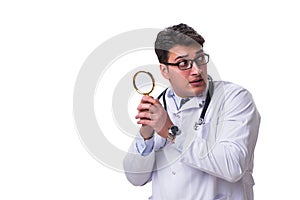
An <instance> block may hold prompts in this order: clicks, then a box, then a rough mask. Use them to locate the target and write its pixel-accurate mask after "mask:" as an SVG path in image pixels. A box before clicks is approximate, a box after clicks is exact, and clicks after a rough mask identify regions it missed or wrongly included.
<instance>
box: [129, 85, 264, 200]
mask: <svg viewBox="0 0 300 200" xmlns="http://www.w3.org/2000/svg"><path fill="white" fill-rule="evenodd" d="M172 92H173V90H172V89H168V91H167V93H166V103H167V111H168V114H169V117H170V119H171V120H172V122H173V123H174V124H175V125H177V126H178V127H179V128H180V129H181V131H182V134H181V135H180V136H177V137H176V139H175V143H174V144H172V143H170V142H166V139H164V138H162V137H160V136H159V135H157V134H155V136H154V138H153V139H151V140H146V141H143V139H142V138H141V136H138V137H136V139H135V140H134V142H133V144H132V146H131V147H130V149H129V152H128V154H127V156H126V157H125V159H124V170H125V174H126V176H127V179H128V180H129V181H130V182H131V183H132V184H133V185H144V184H146V183H148V182H151V181H152V197H150V198H149V199H154V200H223V199H224V200H225V199H227V200H228V199H230V200H252V199H253V185H254V181H253V178H252V170H253V154H254V148H255V144H256V140H257V136H258V130H259V124H260V115H259V113H258V111H257V109H256V106H255V104H254V101H253V99H252V96H251V94H250V93H249V92H248V91H247V90H245V89H244V88H242V87H240V86H237V85H235V84H232V83H228V82H214V94H213V97H212V99H211V102H210V104H209V107H208V110H207V112H206V115H205V119H204V121H205V124H204V125H201V126H200V127H199V129H198V130H195V129H194V124H195V122H196V121H197V119H198V118H199V116H200V113H201V110H202V108H201V106H202V105H201V104H202V103H201V102H202V100H203V99H204V98H205V96H203V97H194V98H192V99H191V100H190V101H188V102H187V103H186V104H184V105H183V107H182V108H181V109H179V110H177V107H176V104H175V103H174V101H173V99H172V97H171V95H172ZM199 102H200V104H199Z"/></svg>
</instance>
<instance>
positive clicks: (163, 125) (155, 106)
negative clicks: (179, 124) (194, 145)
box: [135, 96, 173, 139]
mask: <svg viewBox="0 0 300 200" xmlns="http://www.w3.org/2000/svg"><path fill="white" fill-rule="evenodd" d="M137 110H138V114H137V115H136V116H135V118H136V119H139V120H138V121H137V124H142V127H141V130H140V132H141V135H142V136H143V137H144V138H145V139H146V138H149V137H151V136H152V133H153V130H154V131H155V132H157V133H158V134H159V135H160V136H162V137H164V138H167V137H168V134H169V133H168V129H169V127H170V126H171V125H172V124H173V123H172V122H171V120H170V118H169V116H168V113H167V112H166V110H165V109H164V107H163V106H162V105H161V103H160V102H159V100H158V99H154V98H153V97H151V96H143V97H142V100H141V102H140V104H139V105H138V107H137Z"/></svg>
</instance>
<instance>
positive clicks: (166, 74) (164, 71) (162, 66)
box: [159, 64, 169, 80]
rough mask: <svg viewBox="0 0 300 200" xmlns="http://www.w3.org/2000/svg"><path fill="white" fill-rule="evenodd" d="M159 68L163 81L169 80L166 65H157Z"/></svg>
mask: <svg viewBox="0 0 300 200" xmlns="http://www.w3.org/2000/svg"><path fill="white" fill-rule="evenodd" d="M159 68H160V72H161V75H162V76H163V77H164V78H165V79H168V80H169V69H168V67H167V66H166V65H164V64H160V65H159Z"/></svg>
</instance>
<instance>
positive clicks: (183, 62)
mask: <svg viewBox="0 0 300 200" xmlns="http://www.w3.org/2000/svg"><path fill="white" fill-rule="evenodd" d="M187 66H188V61H187V60H182V61H180V62H178V67H180V68H186V67H187Z"/></svg>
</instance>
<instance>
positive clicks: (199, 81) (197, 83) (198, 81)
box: [189, 78, 204, 87]
mask: <svg viewBox="0 0 300 200" xmlns="http://www.w3.org/2000/svg"><path fill="white" fill-rule="evenodd" d="M189 83H190V85H191V86H194V87H199V86H202V85H203V84H204V80H203V78H199V79H196V80H193V81H190V82H189Z"/></svg>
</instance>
